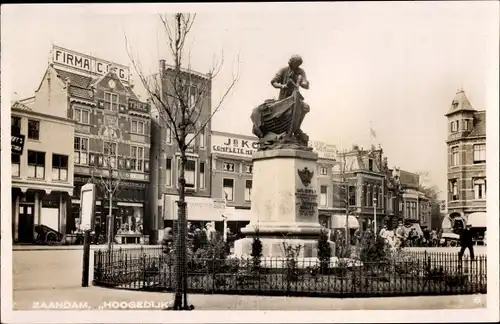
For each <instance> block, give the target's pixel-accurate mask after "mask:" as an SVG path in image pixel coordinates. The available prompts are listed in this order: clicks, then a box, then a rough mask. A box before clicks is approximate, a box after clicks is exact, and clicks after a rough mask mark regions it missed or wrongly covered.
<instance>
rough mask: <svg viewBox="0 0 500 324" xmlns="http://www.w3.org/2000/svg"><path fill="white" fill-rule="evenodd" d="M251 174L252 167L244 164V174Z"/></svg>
mask: <svg viewBox="0 0 500 324" xmlns="http://www.w3.org/2000/svg"><path fill="white" fill-rule="evenodd" d="M252 172H253V165H251V164H245V173H252Z"/></svg>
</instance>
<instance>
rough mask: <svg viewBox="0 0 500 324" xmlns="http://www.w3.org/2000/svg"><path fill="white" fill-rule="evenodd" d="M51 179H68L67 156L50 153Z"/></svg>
mask: <svg viewBox="0 0 500 324" xmlns="http://www.w3.org/2000/svg"><path fill="white" fill-rule="evenodd" d="M52 180H58V181H67V180H68V156H67V155H59V154H52Z"/></svg>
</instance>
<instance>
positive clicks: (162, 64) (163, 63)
mask: <svg viewBox="0 0 500 324" xmlns="http://www.w3.org/2000/svg"><path fill="white" fill-rule="evenodd" d="M165 68H166V67H165V60H164V59H161V60H160V74H161V75H162V76H163V74H164V73H165Z"/></svg>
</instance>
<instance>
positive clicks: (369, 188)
mask: <svg viewBox="0 0 500 324" xmlns="http://www.w3.org/2000/svg"><path fill="white" fill-rule="evenodd" d="M372 189H375V188H372V186H371V185H368V195H367V200H368V201H367V202H366V204H367V206H373V190H372Z"/></svg>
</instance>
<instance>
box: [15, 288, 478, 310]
mask: <svg viewBox="0 0 500 324" xmlns="http://www.w3.org/2000/svg"><path fill="white" fill-rule="evenodd" d="M172 299H173V296H172V294H171V293H157V292H140V291H126V290H118V289H109V288H101V287H88V288H82V287H71V288H70V287H68V288H64V289H57V290H56V289H43V290H38V289H37V290H15V291H14V294H13V301H14V305H13V306H14V310H32V309H33V306H34V303H35V302H38V303H44V304H46V305H48V304H50V302H71V303H73V302H77V303H81V302H83V303H86V305H88V308H87V309H90V310H92V309H94V310H97V309H103V305H106V304H107V305H109V304H110V302H135V303H137V302H153V303H156V304H158V303H160V302H165V301H171V300H172ZM189 303H190V304H192V305H194V306H195V310H397V309H399V310H417V309H468V308H482V307H486V295H461V296H424V297H385V298H346V299H340V298H314V297H311V298H304V297H269V296H239V295H195V294H190V295H189ZM107 307H109V308H107ZM107 307H106V306H105V308H106V309H110V310H123V309H134V308H127V307H125V308H122V307H123V306H122V307H120V308H119V309H117V308H114V309H111V308H110V306H107ZM132 307H133V306H132ZM135 309H137V308H135Z"/></svg>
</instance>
